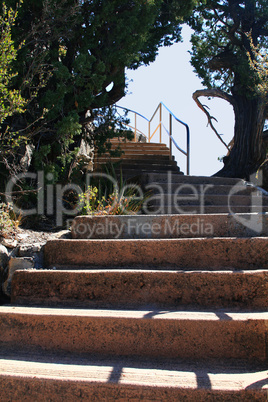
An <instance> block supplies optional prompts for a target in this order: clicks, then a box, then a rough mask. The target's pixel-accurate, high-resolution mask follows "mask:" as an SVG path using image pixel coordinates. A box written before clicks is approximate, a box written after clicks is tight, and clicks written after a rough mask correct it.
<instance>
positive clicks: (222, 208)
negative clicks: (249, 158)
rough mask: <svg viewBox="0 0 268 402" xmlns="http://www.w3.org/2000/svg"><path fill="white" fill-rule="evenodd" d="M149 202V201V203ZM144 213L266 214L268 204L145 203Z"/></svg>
mask: <svg viewBox="0 0 268 402" xmlns="http://www.w3.org/2000/svg"><path fill="white" fill-rule="evenodd" d="M148 204H149V203H148ZM142 211H143V213H146V214H148V215H149V214H152V215H159V214H161V215H165V214H175V215H178V214H184V215H185V214H193V215H195V214H217V213H219V214H228V213H229V214H253V213H256V214H264V213H267V212H268V207H267V206H259V205H252V206H245V205H234V206H228V205H202V204H199V205H198V204H196V205H177V206H175V205H174V204H170V205H167V204H163V205H159V206H153V205H150V204H149V205H147V206H146V205H143V208H142Z"/></svg>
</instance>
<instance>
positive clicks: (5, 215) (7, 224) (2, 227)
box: [0, 202, 20, 237]
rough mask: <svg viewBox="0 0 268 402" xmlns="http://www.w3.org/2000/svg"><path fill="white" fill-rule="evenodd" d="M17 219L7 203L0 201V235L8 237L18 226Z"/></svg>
mask: <svg viewBox="0 0 268 402" xmlns="http://www.w3.org/2000/svg"><path fill="white" fill-rule="evenodd" d="M19 222H20V219H18V218H17V217H16V215H15V213H14V211H13V209H12V208H11V206H10V205H9V204H5V203H3V202H1V203H0V236H1V237H10V236H11V235H12V234H14V233H15V231H16V229H17V228H18V226H19Z"/></svg>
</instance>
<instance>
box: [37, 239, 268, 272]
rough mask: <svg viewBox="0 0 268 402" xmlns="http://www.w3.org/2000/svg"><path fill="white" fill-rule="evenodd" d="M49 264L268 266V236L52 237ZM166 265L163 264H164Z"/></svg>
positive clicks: (49, 248)
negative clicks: (129, 238)
mask: <svg viewBox="0 0 268 402" xmlns="http://www.w3.org/2000/svg"><path fill="white" fill-rule="evenodd" d="M45 258H46V263H47V266H48V267H49V266H58V265H63V266H90V267H94V266H95V267H97V266H99V267H101V266H103V267H109V266H110V267H125V266H134V267H135V266H148V267H162V268H161V269H165V268H172V269H178V268H193V269H196V268H205V269H214V270H215V269H223V268H231V269H232V268H234V269H235V268H237V269H260V268H263V269H265V268H268V249H267V237H263V238H262V237H258V238H252V239H242V238H232V239H230V238H222V239H219V238H212V239H204V238H203V239H168V240H56V241H55V240H50V241H48V242H47V244H46V245H45ZM163 267H164V268H163Z"/></svg>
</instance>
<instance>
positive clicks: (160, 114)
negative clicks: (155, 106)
mask: <svg viewBox="0 0 268 402" xmlns="http://www.w3.org/2000/svg"><path fill="white" fill-rule="evenodd" d="M159 106H160V108H159V119H160V128H159V143H160V144H161V143H162V103H160V104H159Z"/></svg>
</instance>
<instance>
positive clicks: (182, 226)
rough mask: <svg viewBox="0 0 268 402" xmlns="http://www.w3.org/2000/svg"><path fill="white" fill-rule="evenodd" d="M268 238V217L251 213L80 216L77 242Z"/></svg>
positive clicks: (75, 234) (75, 231)
mask: <svg viewBox="0 0 268 402" xmlns="http://www.w3.org/2000/svg"><path fill="white" fill-rule="evenodd" d="M256 235H258V236H268V216H267V215H265V214H263V215H255V214H253V215H250V214H244V215H243V214H237V215H229V214H214V215H213V214H208V215H135V216H130V215H121V216H112V215H110V216H109V215H108V216H78V217H76V218H75V219H74V221H73V225H72V237H73V238H74V239H150V238H152V239H169V238H189V237H194V238H196V237H230V236H233V237H252V236H256Z"/></svg>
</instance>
